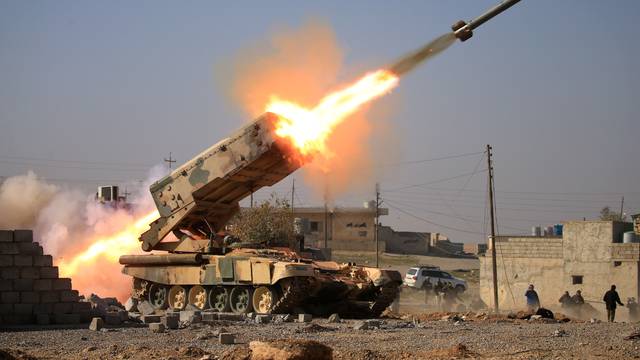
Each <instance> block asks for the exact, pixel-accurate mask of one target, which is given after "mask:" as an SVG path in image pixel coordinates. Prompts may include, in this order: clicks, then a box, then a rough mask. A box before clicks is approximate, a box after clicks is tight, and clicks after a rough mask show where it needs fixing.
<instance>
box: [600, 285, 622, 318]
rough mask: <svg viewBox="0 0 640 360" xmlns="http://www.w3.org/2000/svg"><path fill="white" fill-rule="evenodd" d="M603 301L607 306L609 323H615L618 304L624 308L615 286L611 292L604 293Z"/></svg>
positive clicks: (612, 286)
mask: <svg viewBox="0 0 640 360" xmlns="http://www.w3.org/2000/svg"><path fill="white" fill-rule="evenodd" d="M602 300H603V301H604V303H605V304H606V305H607V320H608V321H609V322H615V319H616V304H617V305H620V306H624V304H623V303H622V301H620V295H618V292H617V291H616V286H615V285H611V290H609V291H607V292H606V293H604V297H603V298H602Z"/></svg>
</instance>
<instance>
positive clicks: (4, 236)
mask: <svg viewBox="0 0 640 360" xmlns="http://www.w3.org/2000/svg"><path fill="white" fill-rule="evenodd" d="M5 242H13V230H0V243H5Z"/></svg>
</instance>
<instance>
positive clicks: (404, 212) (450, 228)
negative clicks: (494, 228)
mask: <svg viewBox="0 0 640 360" xmlns="http://www.w3.org/2000/svg"><path fill="white" fill-rule="evenodd" d="M387 205H389V207H390V208H393V209H395V210H397V211H400V212H401V213H403V214H405V215H408V216H411V217H412V218H414V219H417V220H420V221H423V222H425V223H427V224H431V225H434V226H439V227H442V228H445V229H449V230H454V231H460V232H463V233H468V234H474V235H484V234H482V233H480V232H475V231H468V230H463V229H458V228H455V227H452V226H447V225H442V224H438V223H435V222H433V221H429V220H427V219H425V218H422V217H420V216H417V215H415V214H412V213H410V212H408V211H405V210H403V209H401V208H399V207H396V206H393V205H391V204H388V203H387Z"/></svg>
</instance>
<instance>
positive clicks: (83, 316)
mask: <svg viewBox="0 0 640 360" xmlns="http://www.w3.org/2000/svg"><path fill="white" fill-rule="evenodd" d="M73 313H74V314H78V315H79V316H80V322H81V323H83V324H84V323H88V322H89V321H91V318H92V317H93V314H92V313H91V311H78V312H76V311H74V312H73Z"/></svg>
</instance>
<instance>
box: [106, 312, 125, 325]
mask: <svg viewBox="0 0 640 360" xmlns="http://www.w3.org/2000/svg"><path fill="white" fill-rule="evenodd" d="M104 322H105V323H106V324H107V325H120V324H122V319H121V318H120V314H118V313H117V312H108V313H106V314H104Z"/></svg>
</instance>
